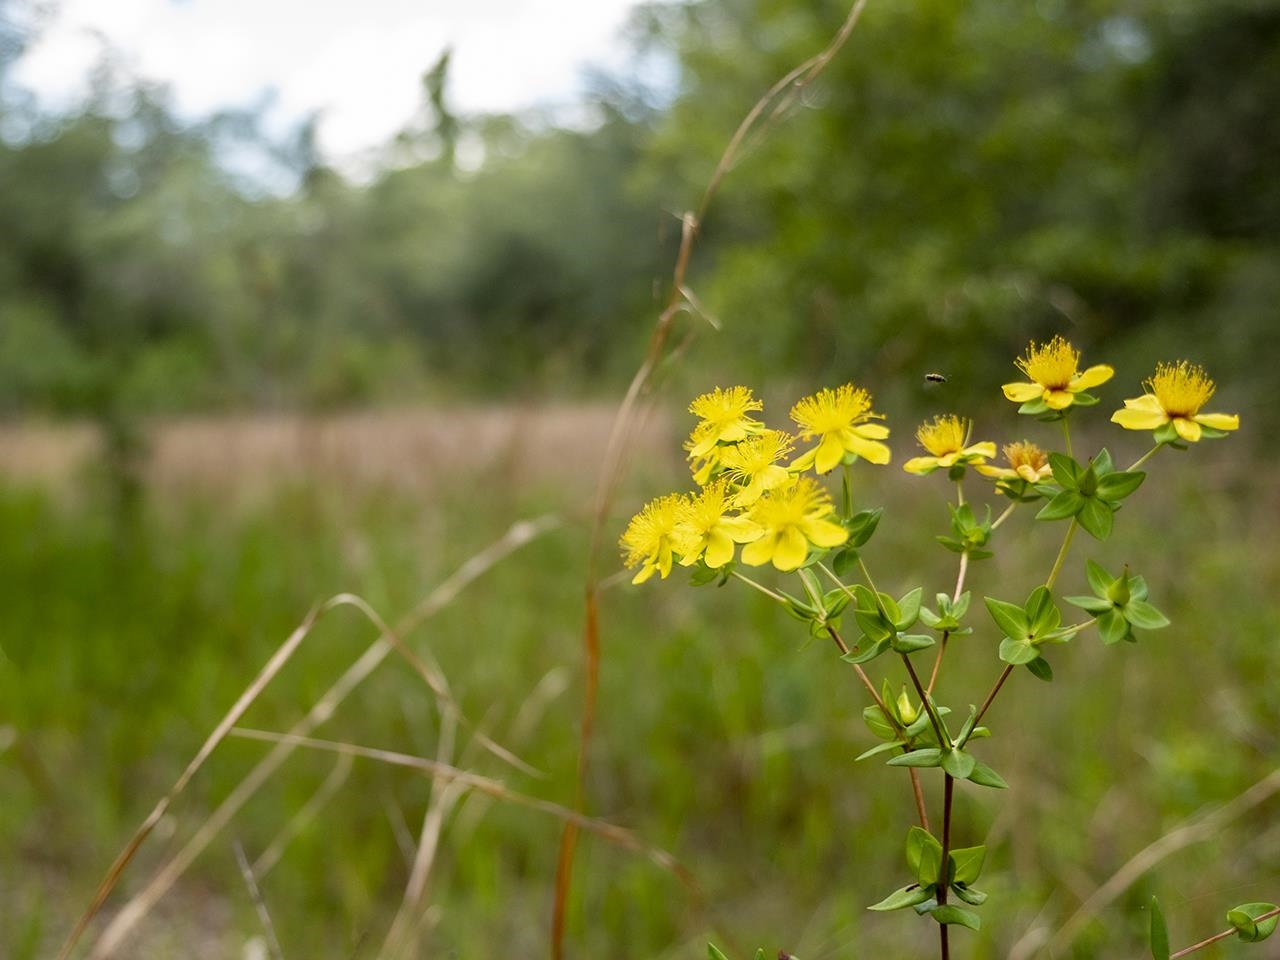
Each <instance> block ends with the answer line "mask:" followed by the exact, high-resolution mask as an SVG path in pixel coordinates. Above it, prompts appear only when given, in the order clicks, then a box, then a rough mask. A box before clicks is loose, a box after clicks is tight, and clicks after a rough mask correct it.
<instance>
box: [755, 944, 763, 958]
mask: <svg viewBox="0 0 1280 960" xmlns="http://www.w3.org/2000/svg"><path fill="white" fill-rule="evenodd" d="M755 960H764V947H756V956H755Z"/></svg>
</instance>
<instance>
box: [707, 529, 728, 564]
mask: <svg viewBox="0 0 1280 960" xmlns="http://www.w3.org/2000/svg"><path fill="white" fill-rule="evenodd" d="M702 559H703V560H705V561H706V562H707V566H708V567H711V569H713V570H715V569H718V568H720V567H723V566H724V565H725V564H726V563H728V562H729V561H730V560H732V559H733V541H732V540H730V539H729V538H728V537H727V536H726V535H725V534H724V533H722V532H721V531H719V530H712V531H711V533H710V534H709V535H708V536H707V552H706V553H705V554H703V556H702Z"/></svg>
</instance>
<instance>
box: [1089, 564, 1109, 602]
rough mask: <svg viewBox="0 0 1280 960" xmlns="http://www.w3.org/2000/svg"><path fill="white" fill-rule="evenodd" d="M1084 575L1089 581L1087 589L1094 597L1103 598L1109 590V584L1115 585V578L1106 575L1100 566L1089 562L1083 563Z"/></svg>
mask: <svg viewBox="0 0 1280 960" xmlns="http://www.w3.org/2000/svg"><path fill="white" fill-rule="evenodd" d="M1084 571H1085V575H1086V576H1087V577H1088V579H1089V589H1090V590H1092V591H1093V592H1094V594H1095V595H1096V596H1099V597H1105V596H1106V595H1107V591H1108V590H1110V589H1111V584H1113V583H1115V581H1116V578H1115V577H1113V576H1111V574H1109V573H1107V571H1106V570H1105V569H1103V567H1102V566H1101V565H1100V564H1097V563H1094V562H1093V561H1092V560H1089V561H1087V562H1086V563H1085V567H1084Z"/></svg>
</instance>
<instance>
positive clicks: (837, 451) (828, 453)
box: [791, 383, 889, 473]
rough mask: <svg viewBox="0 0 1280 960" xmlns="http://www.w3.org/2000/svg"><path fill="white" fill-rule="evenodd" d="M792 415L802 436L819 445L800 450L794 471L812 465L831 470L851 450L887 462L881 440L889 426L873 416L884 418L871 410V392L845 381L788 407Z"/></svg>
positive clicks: (886, 448)
mask: <svg viewBox="0 0 1280 960" xmlns="http://www.w3.org/2000/svg"><path fill="white" fill-rule="evenodd" d="M791 419H792V420H794V421H795V422H796V423H797V424H798V425H799V427H800V438H801V439H802V440H812V439H814V438H815V437H816V438H817V439H818V445H817V446H816V447H814V448H813V449H811V450H808V451H806V452H805V453H802V454H801V455H800V456H799V457H797V458H796V460H795V462H794V463H792V464H791V469H792V470H794V471H801V470H808V469H809V468H810V467H813V468H814V470H816V471H817V472H818V473H830V472H831V471H832V470H834V469H835V468H836V467H837V466H839V465H840V464H841V463H842V462H843V461H844V458H845V456H846V455H848V454H853V455H855V456H859V457H862V458H863V459H864V460H869V461H870V462H871V463H876V464H886V463H888V462H889V448H888V447H887V446H886V445H885V444H883V443H881V442H880V441H881V440H884V439H885V438H887V437H888V436H889V428H888V427H886V426H885V425H884V424H881V423H870V422H868V421H870V420H873V419H884V418H883V417H882V416H881V415H880V414H878V413H872V411H871V394H869V393H867V391H866V390H863V389H862V388H861V387H855V386H854V385H853V384H851V383H846V384H845V385H844V386H842V387H837V388H836V389H835V390H831V389H829V388H828V389H823V390H819V391H818V392H817V393H815V394H814V395H813V396H809V397H805V398H804V399H803V400H801V401H800V402H799V403H797V404H796V405H795V406H794V407H792V408H791Z"/></svg>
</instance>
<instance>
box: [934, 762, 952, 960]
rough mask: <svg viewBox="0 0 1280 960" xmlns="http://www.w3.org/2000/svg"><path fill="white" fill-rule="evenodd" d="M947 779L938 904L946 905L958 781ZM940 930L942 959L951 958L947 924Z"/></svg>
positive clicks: (943, 794) (949, 777)
mask: <svg viewBox="0 0 1280 960" xmlns="http://www.w3.org/2000/svg"><path fill="white" fill-rule="evenodd" d="M943 775H944V776H945V777H946V780H944V781H943V783H944V786H943V790H942V878H941V882H940V883H939V884H938V906H940V907H944V906H946V904H947V888H948V887H950V886H951V883H950V880H951V878H950V872H951V868H950V865H949V860H950V857H951V800H952V796H953V795H954V793H955V788H956V781H955V778H954V777H953V776H951V774H949V773H945V772H944V774H943ZM938 930H939V931H940V932H939V934H938V936H939V938H940V939H939V941H938V945H939V947H940V952H941V954H942V960H949V958H950V956H951V945H950V944H949V943H948V941H947V924H945V923H942V924H939V925H938Z"/></svg>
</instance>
